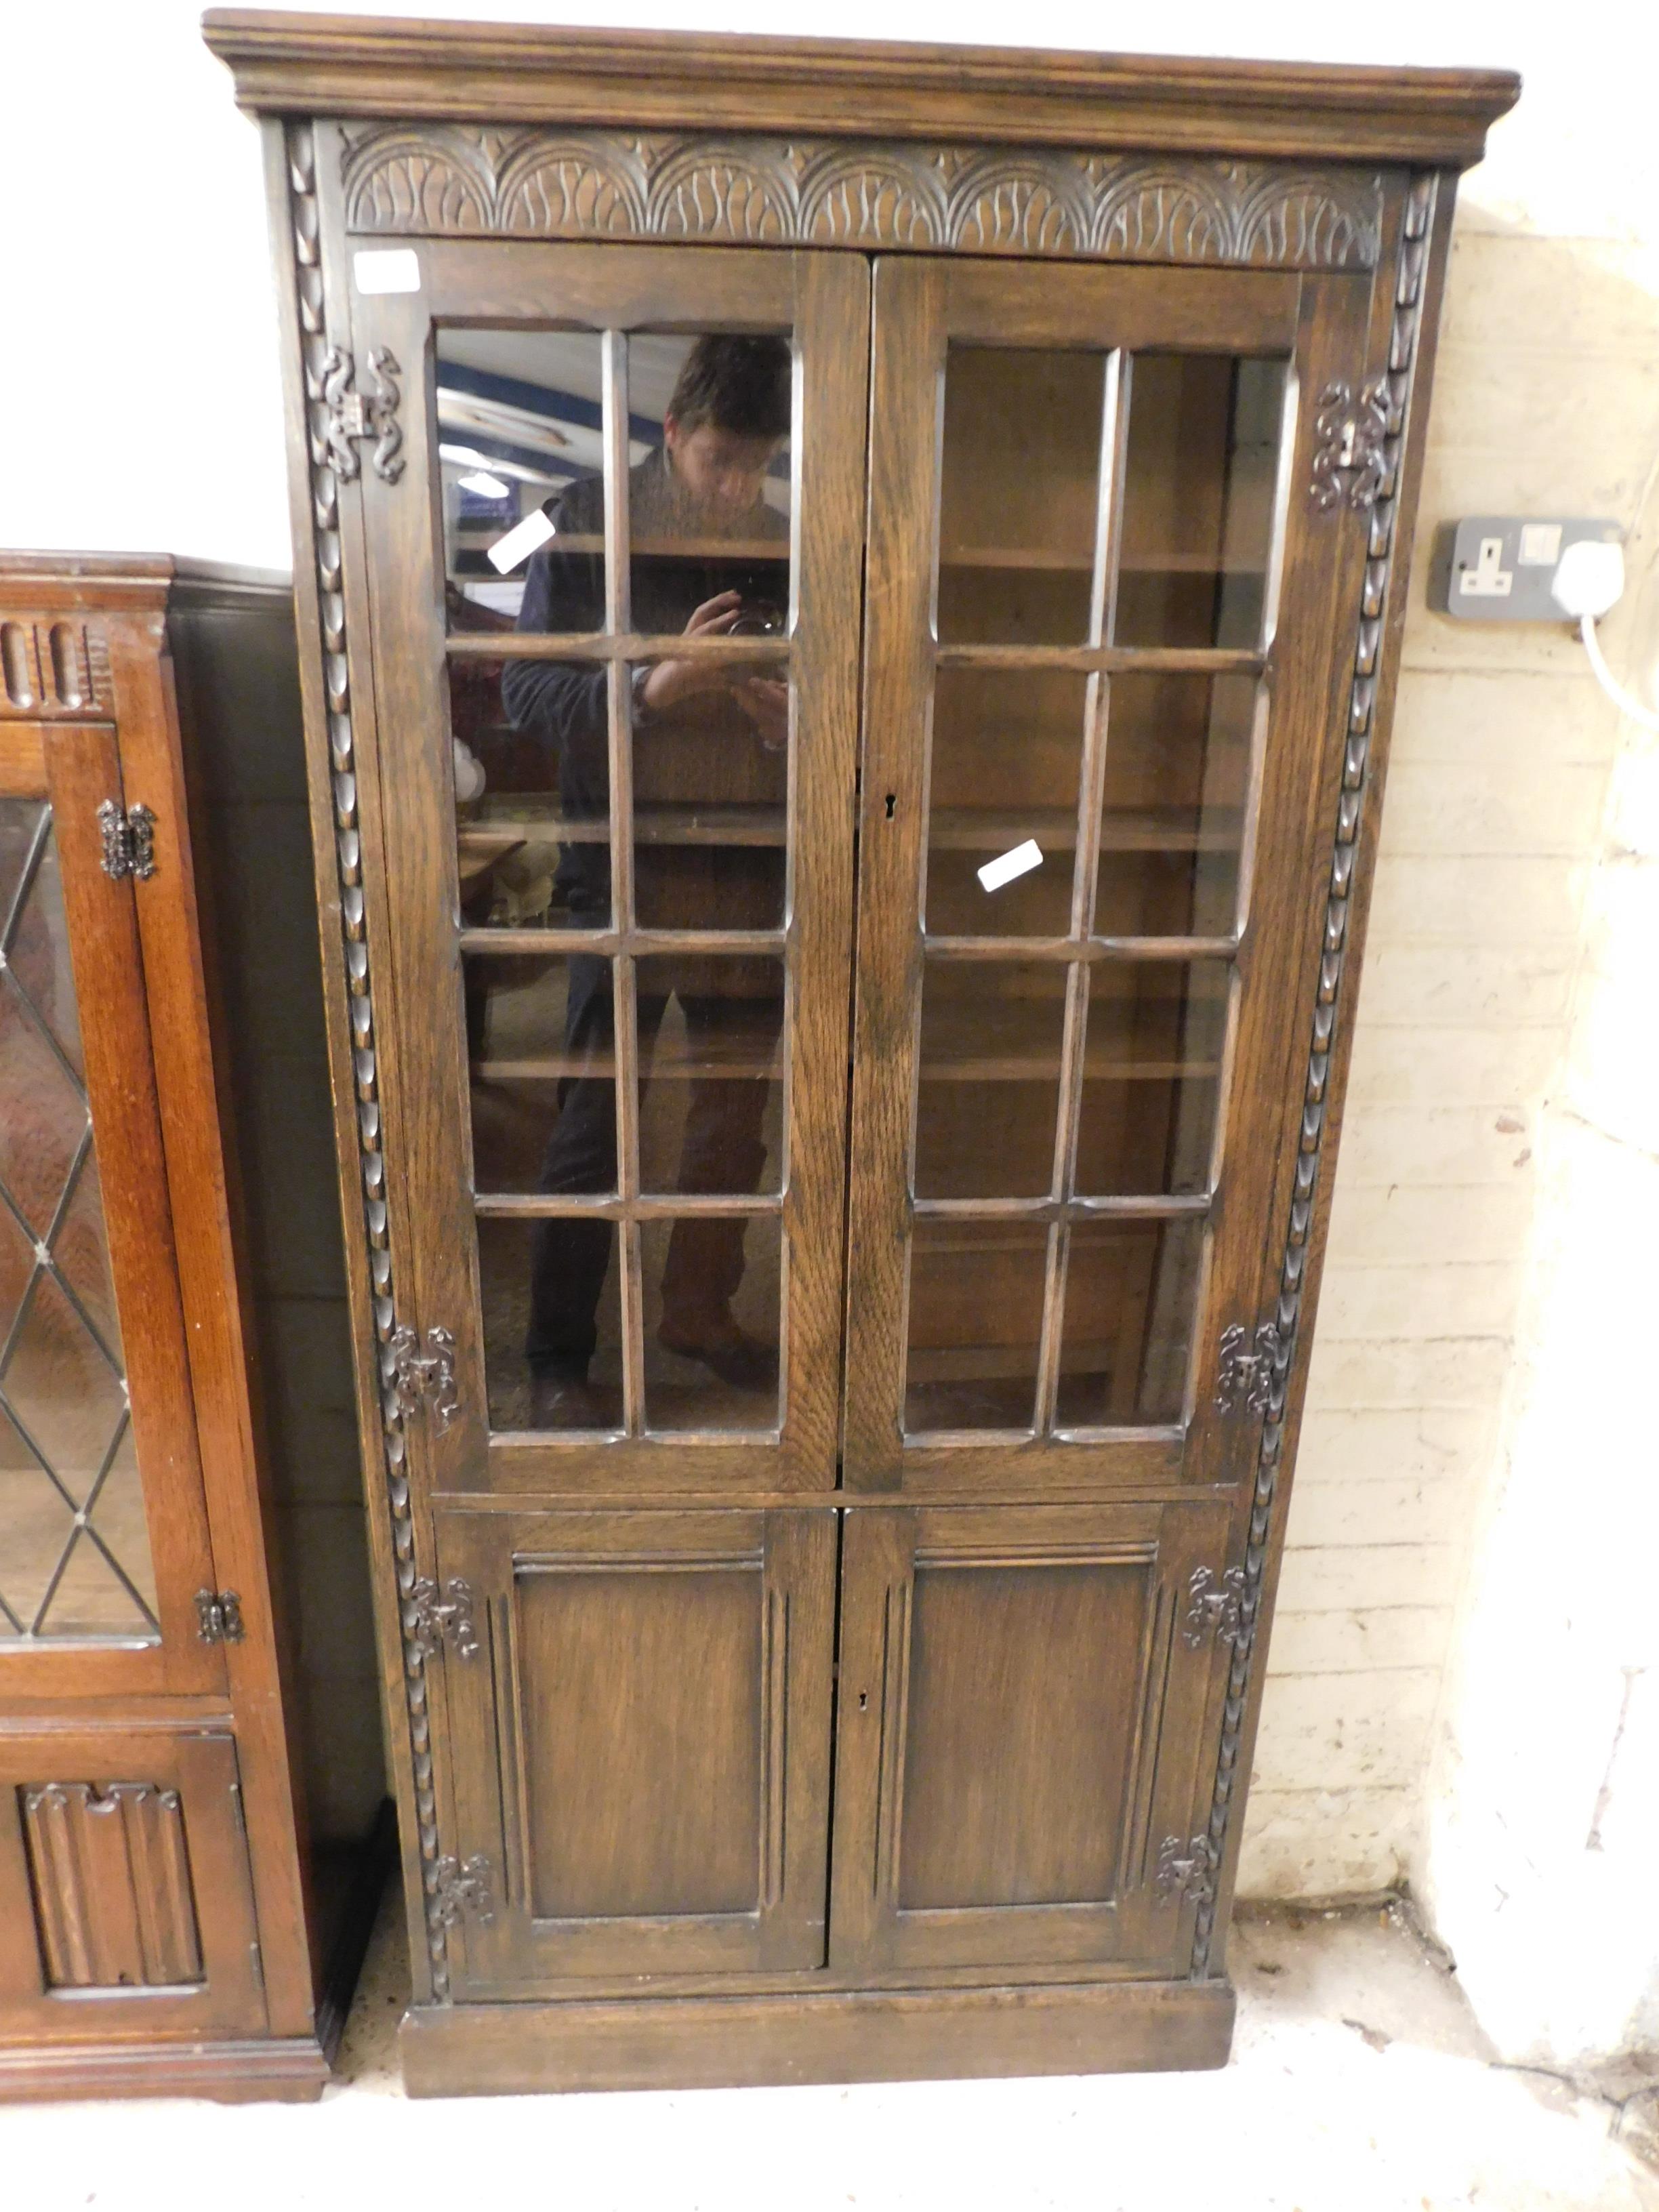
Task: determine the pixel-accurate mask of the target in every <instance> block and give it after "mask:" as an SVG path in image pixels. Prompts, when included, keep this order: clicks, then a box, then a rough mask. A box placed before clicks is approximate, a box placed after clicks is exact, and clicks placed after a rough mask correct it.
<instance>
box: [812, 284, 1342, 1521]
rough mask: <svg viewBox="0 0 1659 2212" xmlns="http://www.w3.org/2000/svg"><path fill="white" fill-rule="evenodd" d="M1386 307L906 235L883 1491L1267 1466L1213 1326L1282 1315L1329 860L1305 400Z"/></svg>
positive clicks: (1325, 656) (862, 1002) (1326, 675)
mask: <svg viewBox="0 0 1659 2212" xmlns="http://www.w3.org/2000/svg"><path fill="white" fill-rule="evenodd" d="M1363 311H1364V297H1363V290H1362V289H1356V288H1355V287H1353V286H1352V285H1351V284H1346V283H1345V282H1344V280H1342V279H1340V278H1339V279H1324V278H1309V279H1299V278H1297V277H1293V276H1276V275H1272V274H1268V273H1265V272H1261V273H1258V272H1253V271H1225V272H1224V271H1219V270H1216V271H1212V270H1182V271H1180V272H1175V273H1172V272H1169V271H1159V270H1151V269H1144V270H1137V269H1079V268H1069V269H1058V268H1055V269H1046V268H1045V269H1042V270H1036V269H1029V268H1010V267H1005V266H1000V265H998V264H992V263H989V262H983V263H976V262H974V261H971V260H966V259H964V260H961V261H957V262H954V263H951V264H948V265H947V264H944V263H940V262H933V261H927V260H922V259H920V258H918V259H913V260H907V261H897V260H884V261H881V262H878V264H877V274H876V284H875V313H874V325H873V327H874V332H875V351H874V356H873V367H872V407H871V421H872V460H871V486H872V489H871V513H870V565H869V579H868V588H867V592H866V609H867V613H866V622H867V630H866V661H865V667H866V690H865V727H864V754H863V792H862V811H861V821H860V859H859V921H858V955H857V1013H856V1020H855V1028H854V1056H853V1065H854V1101H853V1133H852V1182H851V1200H850V1205H851V1218H850V1233H849V1237H848V1252H849V1283H848V1310H849V1316H850V1334H849V1343H848V1401H847V1432H846V1435H847V1445H846V1464H845V1472H844V1477H843V1480H844V1481H845V1483H846V1485H847V1486H848V1488H849V1489H853V1490H865V1491H883V1490H906V1491H915V1492H918V1493H919V1494H923V1495H926V1494H928V1493H930V1492H931V1493H933V1494H937V1493H939V1492H940V1491H941V1490H951V1489H953V1488H954V1490H955V1492H957V1494H962V1493H963V1492H965V1493H967V1494H969V1495H971V1494H974V1493H975V1491H977V1492H978V1493H979V1494H981V1495H997V1494H1000V1495H1002V1496H1005V1497H1007V1498H1021V1497H1027V1496H1031V1497H1036V1496H1041V1495H1043V1494H1053V1493H1054V1492H1064V1491H1067V1490H1071V1491H1075V1490H1076V1489H1077V1488H1078V1487H1079V1486H1083V1485H1088V1484H1096V1483H1100V1484H1105V1485H1108V1486H1123V1485H1135V1484H1139V1485H1145V1484H1147V1483H1154V1484H1163V1483H1167V1482H1170V1481H1177V1480H1180V1481H1209V1482H1215V1481H1231V1480H1237V1479H1238V1478H1239V1476H1240V1474H1241V1473H1242V1472H1243V1468H1244V1466H1245V1465H1246V1463H1247V1457H1248V1454H1249V1450H1250V1449H1252V1447H1253V1443H1254V1428H1253V1424H1252V1422H1251V1421H1250V1419H1249V1418H1248V1410H1247V1409H1241V1410H1243V1411H1244V1412H1245V1417H1244V1418H1243V1419H1237V1418H1234V1417H1233V1413H1232V1411H1231V1409H1230V1408H1224V1407H1222V1406H1220V1405H1219V1404H1218V1368H1217V1361H1218V1349H1219V1346H1220V1342H1221V1340H1222V1337H1223V1334H1224V1332H1225V1330H1226V1329H1227V1328H1229V1327H1230V1326H1231V1325H1234V1324H1237V1326H1238V1327H1239V1328H1241V1329H1242V1330H1243V1334H1244V1336H1245V1338H1246V1339H1247V1340H1248V1339H1250V1338H1252V1337H1253V1335H1254V1332H1255V1329H1256V1328H1257V1327H1258V1325H1259V1323H1260V1322H1261V1321H1262V1319H1263V1318H1264V1316H1266V1315H1267V1314H1270V1313H1271V1311H1272V1310H1273V1309H1272V1300H1273V1294H1274V1284H1275V1280H1276V1277H1275V1274H1274V1273H1273V1272H1272V1271H1270V1270H1269V1269H1268V1267H1267V1243H1268V1240H1269V1230H1270V1227H1271V1228H1273V1229H1277V1230H1279V1232H1280V1233H1281V1234H1282V1221H1283V1218H1284V1217H1283V1212H1282V1199H1281V1197H1280V1195H1279V1194H1281V1193H1282V1192H1283V1191H1284V1190H1285V1187H1286V1180H1285V1179H1286V1177H1287V1176H1288V1174H1289V1172H1290V1170H1291V1160H1292V1157H1293V1152H1294V1135H1295V1130H1294V1124H1293V1121H1292V1119H1291V1109H1290V1107H1289V1105H1288V1104H1287V1102H1288V1101H1290V1100H1291V1099H1292V1098H1293V1097H1300V1095H1301V1091H1300V1084H1301V1078H1300V1076H1298V1077H1297V1082H1296V1085H1294V1086H1293V1085H1291V1083H1290V1082H1289V1081H1287V1073H1288V1061H1287V1054H1288V1051H1289V1049H1290V1045H1289V1040H1290V1038H1291V1035H1292V1031H1294V1033H1295V1034H1297V1035H1300V1036H1305V1035H1306V1023H1305V1019H1304V1020H1303V1021H1300V1022H1297V1023H1296V1024H1291V1023H1289V1022H1287V1019H1286V1016H1287V1012H1288V1010H1289V1009H1290V1007H1291V1006H1292V1004H1293V1003H1294V1001H1295V1000H1296V996H1297V993H1298V992H1299V991H1300V990H1301V989H1302V988H1303V982H1302V978H1303V977H1304V975H1306V974H1307V972H1308V965H1309V953H1310V950H1311V947H1310V945H1308V944H1307V943H1306V942H1305V941H1304V937H1305V933H1304V930H1303V928H1302V926H1301V924H1300V923H1299V922H1298V921H1297V919H1296V918H1295V917H1293V916H1289V915H1274V916H1273V926H1272V927H1268V928H1263V927H1262V926H1261V923H1262V918H1263V917H1262V915H1261V912H1260V911H1259V908H1260V906H1261V901H1260V900H1259V898H1258V896H1257V889H1256V887H1257V885H1258V884H1264V885H1267V886H1279V885H1282V884H1286V883H1303V882H1311V881H1316V880H1317V878H1316V869H1317V866H1318V860H1317V857H1316V855H1317V851H1318V847H1317V844H1316V830H1315V829H1314V828H1313V826H1312V825H1314V824H1315V823H1316V822H1319V821H1322V820H1323V819H1325V818H1326V817H1323V816H1320V815H1318V814H1317V813H1316V811H1314V809H1313V808H1312V807H1310V801H1314V800H1316V799H1317V797H1318V794H1320V793H1321V792H1322V786H1323V784H1324V782H1325V781H1327V780H1328V776H1329V775H1330V773H1331V771H1332V764H1333V763H1334V760H1335V755H1334V751H1333V750H1332V748H1331V745H1330V744H1329V737H1330V732H1331V730H1332V727H1333V722H1332V698H1333V696H1334V679H1335V676H1336V674H1337V672H1338V671H1337V668H1336V662H1335V658H1334V650H1335V649H1334V647H1333V645H1332V643H1331V640H1332V638H1333V636H1334V635H1336V634H1337V633H1336V631H1335V629H1334V625H1333V622H1332V618H1331V594H1332V592H1334V591H1340V590H1343V589H1349V588H1352V583H1351V580H1349V579H1345V578H1343V577H1340V576H1339V575H1337V574H1334V571H1333V568H1332V565H1331V563H1330V561H1329V558H1328V555H1323V554H1322V551H1321V548H1320V544H1319V541H1318V540H1317V538H1316V536H1315V534H1314V533H1313V532H1310V530H1309V528H1308V518H1309V516H1310V513H1311V509H1310V505H1309V501H1308V495H1307V486H1308V482H1309V479H1310V468H1311V458H1312V456H1311V450H1310V436H1311V424H1310V422H1307V421H1306V420H1305V419H1303V420H1299V415H1301V414H1304V413H1305V410H1299V409H1298V404H1297V395H1298V393H1299V392H1303V393H1305V392H1307V391H1309V390H1315V389H1318V388H1320V387H1321V386H1322V383H1323V382H1324V381H1325V380H1327V379H1328V376H1329V375H1330V374H1332V373H1333V372H1332V369H1331V368H1330V365H1329V364H1330V363H1331V362H1332V361H1333V360H1334V358H1335V357H1337V355H1338V352H1339V350H1340V346H1341V345H1343V344H1345V343H1346V344H1350V345H1352V344H1357V343H1358V327H1357V325H1355V323H1354V318H1355V317H1356V316H1357V315H1359V314H1361V313H1363ZM1297 484H1299V485H1300V489H1301V497H1300V500H1299V501H1298V499H1297V496H1296V487H1297ZM1307 920H1308V922H1309V923H1310V924H1312V923H1313V921H1314V913H1313V909H1312V908H1311V906H1310V908H1308V910H1307ZM1275 1265H1276V1262H1275Z"/></svg>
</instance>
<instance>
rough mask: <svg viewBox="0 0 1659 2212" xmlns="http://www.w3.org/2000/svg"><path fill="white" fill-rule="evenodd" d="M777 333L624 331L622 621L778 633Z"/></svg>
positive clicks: (650, 632)
mask: <svg viewBox="0 0 1659 2212" xmlns="http://www.w3.org/2000/svg"><path fill="white" fill-rule="evenodd" d="M793 382H794V363H793V360H792V358H791V355H790V348H789V340H788V338H787V337H785V336H782V335H781V334H779V333H777V332H771V333H765V334H760V335H756V334H753V333H742V334H739V333H737V332H732V331H700V332H698V333H697V334H696V335H695V336H684V337H668V336H665V335H659V334H656V333H653V332H651V331H641V332H638V333H635V335H633V336H632V337H629V342H628V404H629V416H630V418H631V419H630V422H629V434H630V443H629V479H628V522H629V551H630V556H631V571H632V572H631V586H632V593H633V627H634V629H635V630H636V631H638V632H640V633H641V635H647V636H668V635H678V633H679V632H680V631H682V630H687V629H700V630H702V629H706V630H708V631H710V632H712V633H714V634H715V635H718V634H720V633H721V632H725V633H726V634H727V635H732V634H736V635H746V636H756V635H777V636H781V635H783V633H784V631H785V630H786V629H787V626H788V619H789V492H790V451H789V425H790V413H791V409H792V405H793Z"/></svg>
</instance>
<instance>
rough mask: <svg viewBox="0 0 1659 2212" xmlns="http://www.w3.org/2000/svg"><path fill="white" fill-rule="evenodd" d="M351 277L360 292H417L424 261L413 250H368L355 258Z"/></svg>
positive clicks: (393, 248) (385, 248) (369, 248)
mask: <svg viewBox="0 0 1659 2212" xmlns="http://www.w3.org/2000/svg"><path fill="white" fill-rule="evenodd" d="M351 274H352V278H353V281H354V282H355V283H356V287H357V289H358V290H359V291H360V292H418V291H419V290H420V289H421V257H420V255H419V254H418V253H416V251H415V249H414V247H413V246H371V247H365V248H364V250H363V251H362V252H361V253H354V254H353V255H352V257H351Z"/></svg>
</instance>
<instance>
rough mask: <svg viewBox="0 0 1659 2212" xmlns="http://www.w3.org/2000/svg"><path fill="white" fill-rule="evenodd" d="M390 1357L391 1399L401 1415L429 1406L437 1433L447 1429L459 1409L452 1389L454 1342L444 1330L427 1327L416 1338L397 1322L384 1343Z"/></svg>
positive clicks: (406, 1327) (458, 1402)
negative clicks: (423, 1333)
mask: <svg viewBox="0 0 1659 2212" xmlns="http://www.w3.org/2000/svg"><path fill="white" fill-rule="evenodd" d="M386 1350H387V1352H388V1353H389V1354H390V1355H391V1369H392V1371H391V1375H390V1377H389V1382H390V1387H391V1393H392V1401H393V1404H394V1406H395V1407H396V1409H397V1411H398V1413H414V1412H416V1410H417V1408H418V1407H422V1406H430V1407H431V1408H432V1418H433V1420H434V1422H435V1425H436V1426H437V1428H438V1429H439V1431H443V1430H445V1429H447V1427H448V1426H449V1425H450V1423H451V1422H452V1421H453V1419H454V1418H455V1416H456V1414H457V1413H459V1412H460V1410H461V1400H460V1393H459V1391H458V1390H457V1389H456V1388H455V1340H454V1338H453V1336H452V1335H451V1334H450V1332H449V1331H448V1330H447V1328H429V1329H428V1331H427V1333H426V1335H425V1337H424V1338H422V1337H418V1336H416V1334H415V1332H414V1330H413V1329H412V1328H410V1325H409V1323H408V1322H398V1326H397V1328H394V1329H393V1330H392V1334H391V1336H390V1338H389V1339H388V1340H387V1343H386Z"/></svg>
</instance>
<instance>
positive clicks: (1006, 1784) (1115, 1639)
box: [830, 1499, 1237, 1974]
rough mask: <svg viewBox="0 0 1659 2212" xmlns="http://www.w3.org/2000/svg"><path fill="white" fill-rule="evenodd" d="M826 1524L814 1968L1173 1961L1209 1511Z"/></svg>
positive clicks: (1065, 1510) (1190, 1854)
mask: <svg viewBox="0 0 1659 2212" xmlns="http://www.w3.org/2000/svg"><path fill="white" fill-rule="evenodd" d="M847 1523H848V1525H847V1534H846V1539H845V1556H844V1563H843V1576H842V1644H841V1662H840V1664H841V1677H840V1701H839V1707H838V1710H839V1714H840V1720H839V1723H838V1729H839V1743H838V1747H837V1766H836V1838H835V1853H834V1857H835V1893H834V1901H833V1905H832V1907H831V1914H830V1930H831V1951H830V1963H831V1965H832V1966H835V1967H836V1968H837V1969H840V1970H842V1971H845V1972H862V1973H872V1972H883V1971H890V1972H908V1971H910V1970H913V1969H914V1970H927V1969H932V1968H943V1967H975V1966H977V1967H986V1968H994V1969H997V1970H1004V1969H1006V1970H1015V1969H1020V1970H1032V1971H1038V1972H1041V1971H1042V1970H1046V1969H1078V1968H1088V1969H1089V1970H1091V1972H1094V1971H1107V1972H1109V1971H1110V1970H1111V1969H1113V1968H1115V1967H1119V1968H1121V1969H1123V1970H1124V1971H1125V1972H1138V1973H1142V1974H1145V1973H1163V1974H1176V1973H1182V1972H1185V1971H1186V1959H1187V1954H1188V1953H1189V1952H1190V1949H1191V1944H1192V1915H1191V1907H1192V1906H1193V1905H1194V1903H1195V1900H1196V1889H1195V1887H1194V1884H1195V1882H1196V1881H1197V1880H1198V1879H1199V1878H1200V1877H1201V1875H1202V1874H1203V1873H1204V1872H1205V1871H1206V1869H1207V1867H1208V1857H1207V1854H1206V1851H1205V1850H1204V1848H1203V1845H1202V1842H1201V1839H1200V1842H1199V1844H1197V1845H1196V1846H1194V1842H1193V1838H1194V1830H1195V1828H1196V1827H1200V1826H1202V1824H1203V1820H1204V1817H1205V1816H1206V1814H1207V1809H1208V1781H1209V1777H1207V1776H1206V1773H1205V1771H1204V1770H1205V1759H1206V1753H1207V1755H1208V1758H1209V1760H1210V1765H1211V1773H1212V1771H1213V1758H1214V1752H1213V1740H1214V1730H1213V1728H1212V1725H1211V1722H1210V1716H1211V1715H1212V1710H1213V1708H1214V1705H1215V1702H1216V1699H1217V1698H1218V1694H1219V1692H1220V1690H1221V1687H1222V1686H1223V1683H1224V1682H1225V1668H1226V1660H1227V1652H1228V1647H1229V1645H1230V1644H1231V1637H1232V1633H1233V1632H1234V1631H1236V1629H1237V1607H1236V1603H1235V1604H1234V1605H1233V1606H1232V1607H1231V1610H1230V1607H1229V1599H1230V1596H1231V1586H1230V1584H1229V1583H1228V1582H1227V1579H1226V1577H1225V1572H1224V1568H1223V1559H1224V1551H1225V1543H1226V1525H1227V1514H1226V1509H1225V1505H1224V1504H1220V1503H1219V1502H1217V1501H1212V1500H1208V1499H1206V1500H1203V1501H1199V1500H1194V1502H1193V1503H1192V1504H1181V1505H1155V1504H1148V1505H1131V1504H1122V1505H1089V1506H1057V1505H1048V1506H1041V1507H1036V1508H1030V1509H1020V1508H1012V1507H1006V1506H1005V1507H994V1508H993V1507H979V1506H966V1507H953V1506H943V1505H939V1506H918V1507H891V1508H889V1507H875V1508H871V1509H867V1510H860V1511H858V1512H853V1513H849V1514H848V1516H847ZM1194 1854H1195V1855H1194Z"/></svg>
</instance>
